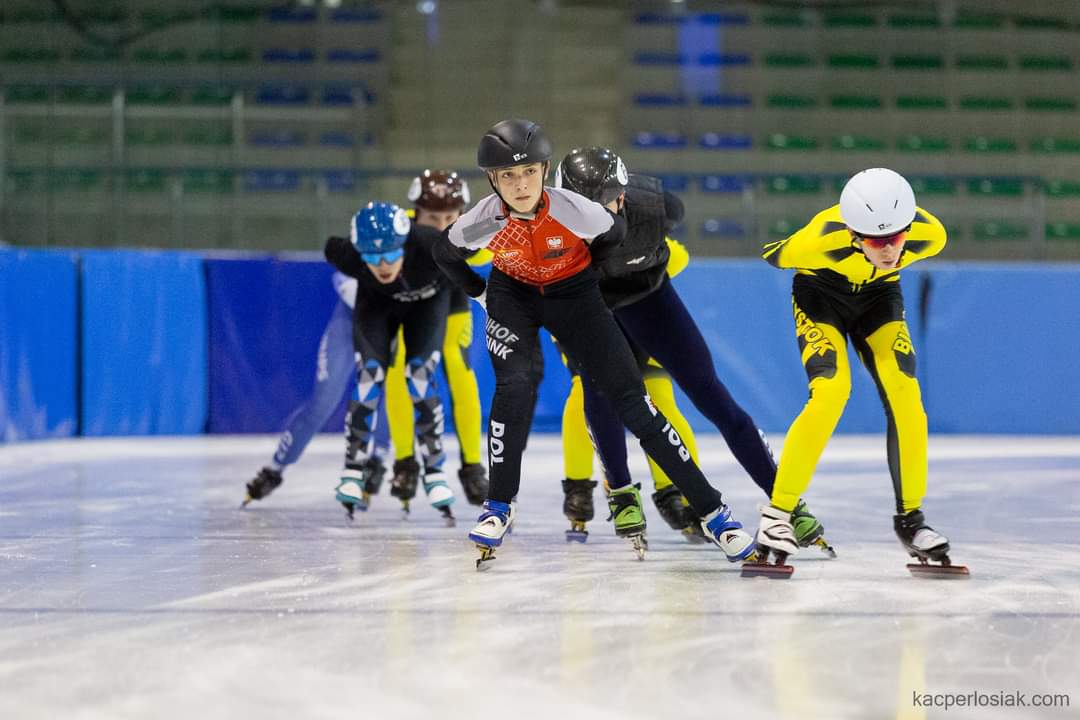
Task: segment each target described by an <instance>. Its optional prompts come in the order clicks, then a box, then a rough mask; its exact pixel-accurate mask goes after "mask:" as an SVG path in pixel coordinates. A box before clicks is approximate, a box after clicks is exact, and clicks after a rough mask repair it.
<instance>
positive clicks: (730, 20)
mask: <svg viewBox="0 0 1080 720" xmlns="http://www.w3.org/2000/svg"><path fill="white" fill-rule="evenodd" d="M697 21H698V22H699V23H701V24H702V25H736V26H740V25H749V24H750V16H749V15H746V14H745V13H701V14H700V15H698V16H697Z"/></svg>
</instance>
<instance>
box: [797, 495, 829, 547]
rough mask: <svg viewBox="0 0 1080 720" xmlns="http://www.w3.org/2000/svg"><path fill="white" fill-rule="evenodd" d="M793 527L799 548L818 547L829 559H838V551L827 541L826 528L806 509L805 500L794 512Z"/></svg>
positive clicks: (800, 502)
mask: <svg viewBox="0 0 1080 720" xmlns="http://www.w3.org/2000/svg"><path fill="white" fill-rule="evenodd" d="M791 526H792V528H793V529H794V530H795V541H796V542H798V543H799V547H810V546H811V545H817V546H818V547H820V548H821V551H822V552H823V553H825V554H826V555H828V556H829V557H836V551H835V550H833V548H832V546H831V545H829V543H828V542H827V541H826V540H825V526H824V525H822V524H821V522H819V521H818V519H817V518H816V517H814V515H813V514H812V513H811V512H810V510H809V508H807V507H806V501H805V500H801V499H800V500H799V504H798V505H796V506H795V509H794V510H793V511H792V513H791Z"/></svg>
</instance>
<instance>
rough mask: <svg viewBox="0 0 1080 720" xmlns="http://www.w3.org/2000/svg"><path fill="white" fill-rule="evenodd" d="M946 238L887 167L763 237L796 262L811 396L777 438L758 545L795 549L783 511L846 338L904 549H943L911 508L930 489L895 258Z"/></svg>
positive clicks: (900, 263)
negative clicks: (878, 418) (882, 455)
mask: <svg viewBox="0 0 1080 720" xmlns="http://www.w3.org/2000/svg"><path fill="white" fill-rule="evenodd" d="M944 246H945V228H944V226H943V225H942V224H941V222H940V221H939V220H938V219H937V218H935V217H934V216H933V215H931V214H930V213H929V212H928V211H926V210H924V209H923V208H920V207H917V206H916V204H915V195H914V192H912V190H911V186H910V185H909V184H908V182H907V181H906V180H905V179H904V178H903V177H902V176H900V175H899V174H897V173H895V172H893V171H892V170H887V169H885V168H873V169H870V170H864V171H863V172H860V173H858V174H857V175H855V176H854V177H853V178H852V179H851V180H849V181H848V183H847V184H846V185H845V187H844V190H843V192H842V194H841V197H840V203H839V204H838V205H834V206H833V207H830V208H828V209H827V210H823V211H822V212H820V213H818V214H817V215H816V216H815V217H814V218H813V219H812V220H811V221H810V223H809V224H808V225H806V227H804V228H803V229H801V230H799V231H798V232H797V233H795V234H794V235H792V236H791V237H789V238H788V239H786V240H782V241H779V242H775V243H770V244H769V245H767V246H766V248H765V252H764V254H763V257H764V258H765V260H767V261H768V262H769V264H771V265H773V266H774V267H778V268H793V269H795V270H796V274H795V278H794V281H793V286H792V312H793V314H794V319H795V337H796V339H797V340H798V344H799V350H800V352H801V354H802V363H803V366H804V368H805V370H806V375H807V378H808V379H809V389H810V397H809V399H808V400H807V402H806V405H805V406H804V407H803V410H802V412H801V413H799V416H798V417H797V418H795V421H794V422H793V423H792V424H791V427H790V429H789V430H788V434H787V438H786V440H785V441H784V449H783V453H782V455H781V458H780V465H779V468H778V470H777V474H776V484H775V486H774V488H773V493H772V498H771V499H772V503H771V506H766V507H764V508H762V520H761V526H760V529H759V531H758V543H759V544H764V545H766V546H767V547H769V548H771V549H774V550H776V551H778V552H781V553H786V554H793V553H794V552H795V551H796V549H797V545H796V543H795V542H794V539H793V534H792V530H791V525H790V522H789V517H790V513H791V511H792V509H794V507H795V504H796V503H797V502H798V499H799V497H800V496H801V495H802V494H803V493H804V492H805V491H806V489H807V487H808V486H809V484H810V478H811V476H812V475H813V474H814V469H815V468H816V466H817V463H818V460H819V459H820V457H821V453H822V451H824V449H825V445H826V443H827V442H828V440H829V438H830V436H831V435H832V433H833V431H834V430H835V428H836V424H837V423H838V422H839V420H840V416H841V414H842V413H843V411H844V405H845V404H846V403H847V399H848V395H849V394H850V392H851V371H850V362H849V359H848V349H847V347H848V339H849V338H850V339H851V343H852V345H853V346H854V348H855V351H856V352H857V353H858V355H859V358H860V359H861V360H862V363H863V365H865V366H866V368H867V370H869V372H870V374H871V376H872V377H873V379H874V383H875V384H876V385H877V389H878V393H879V395H880V396H881V402H882V405H883V406H884V409H885V417H886V419H887V424H888V429H887V455H888V464H889V472H890V474H891V476H892V482H893V490H894V491H895V494H896V509H897V515H896V518H895V525H896V531H897V534H898V535H899V536H900V539H901V542H903V543H904V545H905V547H907V548H908V550H909V551H913V552H912V554H916V551H917V553H918V554H922V553H926V554H928V555H930V556H933V555H934V554H938V553H941V554H943V552H945V551H947V548H948V544H947V541H946V540H945V538H944V537H942V536H941V535H939V534H937V533H934V532H933V531H932V530H930V528H928V527H926V525H925V522H924V520H923V516H922V513H921V512H920V511H919V508H920V506H921V504H922V501H923V496H924V495H925V494H926V469H927V460H926V438H927V421H926V413H925V412H924V410H923V404H922V398H921V394H920V391H919V382H918V380H917V379H916V377H915V348H914V346H913V344H912V341H911V333H910V332H909V331H908V326H907V323H906V322H905V321H904V298H903V295H902V294H901V290H900V283H899V280H900V270H901V269H902V268H905V267H907V266H909V265H911V264H912V263H913V262H916V261H917V260H922V259H924V258H928V257H932V256H934V255H936V254H938V253H939V252H941V249H942V248H943V247H944ZM920 531H922V534H921V536H920ZM930 535H932V536H933V537H930ZM942 545H944V550H941V546H942Z"/></svg>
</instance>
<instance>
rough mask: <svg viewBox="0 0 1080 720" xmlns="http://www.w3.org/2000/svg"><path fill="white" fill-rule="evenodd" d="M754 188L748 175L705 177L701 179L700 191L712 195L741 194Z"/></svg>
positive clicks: (751, 178) (752, 181) (752, 180)
mask: <svg viewBox="0 0 1080 720" xmlns="http://www.w3.org/2000/svg"><path fill="white" fill-rule="evenodd" d="M753 186H754V178H753V177H752V176H750V175H705V176H703V177H702V178H701V190H702V191H703V192H714V193H741V192H742V191H744V190H746V189H747V188H750V187H753Z"/></svg>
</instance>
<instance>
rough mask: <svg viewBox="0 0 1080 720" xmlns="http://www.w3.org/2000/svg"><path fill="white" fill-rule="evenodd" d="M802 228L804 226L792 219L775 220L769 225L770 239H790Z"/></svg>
mask: <svg viewBox="0 0 1080 720" xmlns="http://www.w3.org/2000/svg"><path fill="white" fill-rule="evenodd" d="M801 227H802V225H801V224H800V222H799V221H798V220H794V219H791V218H780V219H779V220H773V221H772V222H771V223H769V238H770V239H771V240H783V239H784V238H786V237H790V236H791V235H792V233H794V232H795V231H797V230H798V229H799V228H801Z"/></svg>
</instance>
